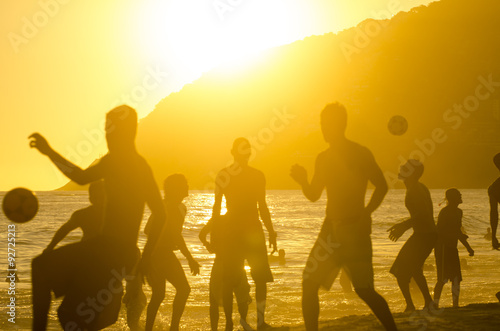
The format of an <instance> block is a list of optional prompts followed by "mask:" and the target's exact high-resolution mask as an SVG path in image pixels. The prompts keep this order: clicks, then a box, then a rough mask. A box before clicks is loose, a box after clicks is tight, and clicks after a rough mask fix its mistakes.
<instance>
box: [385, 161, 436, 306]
mask: <svg viewBox="0 0 500 331" xmlns="http://www.w3.org/2000/svg"><path fill="white" fill-rule="evenodd" d="M423 173H424V165H423V164H422V163H421V162H420V161H418V160H408V161H407V162H406V163H405V164H404V165H403V166H401V168H400V171H399V175H398V177H399V179H401V180H403V181H404V184H405V186H406V198H405V205H406V208H407V209H408V211H409V212H410V218H409V219H408V220H406V221H403V222H400V223H397V224H395V225H393V226H392V227H391V228H390V229H389V230H387V231H388V232H389V238H390V239H391V240H392V241H397V240H398V239H399V238H400V237H401V236H402V235H403V234H404V233H405V232H406V230H408V229H410V228H413V234H412V235H411V237H410V238H409V239H408V240H407V241H406V243H405V244H404V245H403V247H402V248H401V250H400V251H399V254H398V256H397V257H396V260H395V261H394V264H393V265H392V268H391V270H390V272H391V273H392V274H393V275H394V276H396V278H397V281H398V285H399V288H400V289H401V292H402V293H403V296H404V298H405V300H406V309H405V312H411V311H414V310H415V305H414V304H413V300H412V298H411V294H410V280H411V278H413V279H414V280H415V282H416V283H417V285H418V288H419V289H420V292H422V295H423V296H424V300H425V308H429V307H430V305H431V304H432V302H433V301H432V298H431V295H430V293H429V287H428V286H427V280H426V279H425V276H424V272H423V266H424V263H425V260H426V259H427V257H428V256H429V255H430V254H431V252H432V249H433V248H434V246H435V244H436V240H437V230H436V225H435V223H434V215H433V205H432V199H431V194H430V192H429V190H428V189H427V187H426V186H425V185H424V184H422V183H421V182H420V181H419V179H420V177H421V176H422V174H423Z"/></svg>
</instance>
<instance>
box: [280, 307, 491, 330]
mask: <svg viewBox="0 0 500 331" xmlns="http://www.w3.org/2000/svg"><path fill="white" fill-rule="evenodd" d="M394 318H395V320H396V324H397V326H398V328H399V330H419V331H424V330H429V331H431V330H436V331H437V330H454V331H457V330H464V331H465V330H474V331H478V330H499V329H500V304H498V303H481V304H470V305H467V306H465V307H460V308H443V309H439V310H437V311H435V312H433V313H430V314H429V313H427V312H424V311H416V312H413V313H411V314H410V313H396V314H394ZM285 329H286V328H282V330H285ZM320 329H321V330H325V331H326V330H360V331H361V330H366V331H368V330H384V328H383V327H382V326H381V325H380V323H379V322H378V320H377V319H376V318H375V316H373V315H363V316H356V315H353V316H346V317H342V318H339V319H336V320H333V321H326V322H325V321H323V322H321V324H320ZM289 330H290V331H292V330H293V331H299V330H305V328H304V327H303V326H298V327H292V328H290V329H289Z"/></svg>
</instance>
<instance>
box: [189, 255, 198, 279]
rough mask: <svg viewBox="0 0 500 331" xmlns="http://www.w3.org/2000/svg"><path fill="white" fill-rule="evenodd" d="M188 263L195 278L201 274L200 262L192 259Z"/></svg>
mask: <svg viewBox="0 0 500 331" xmlns="http://www.w3.org/2000/svg"><path fill="white" fill-rule="evenodd" d="M188 263H189V269H191V273H192V274H193V276H196V275H199V274H200V264H199V263H198V262H196V260H195V259H192V258H191V259H189V260H188Z"/></svg>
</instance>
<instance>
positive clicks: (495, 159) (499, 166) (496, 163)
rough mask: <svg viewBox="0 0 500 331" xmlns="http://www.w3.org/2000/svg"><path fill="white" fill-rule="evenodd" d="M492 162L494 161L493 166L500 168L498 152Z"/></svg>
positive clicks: (499, 154)
mask: <svg viewBox="0 0 500 331" xmlns="http://www.w3.org/2000/svg"><path fill="white" fill-rule="evenodd" d="M493 163H495V166H496V167H497V168H498V170H500V153H498V154H497V155H495V156H494V157H493Z"/></svg>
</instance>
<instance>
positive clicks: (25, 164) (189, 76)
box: [0, 0, 431, 190]
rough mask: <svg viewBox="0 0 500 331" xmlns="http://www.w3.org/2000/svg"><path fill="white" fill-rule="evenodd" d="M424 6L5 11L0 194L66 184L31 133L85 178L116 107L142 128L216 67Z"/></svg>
mask: <svg viewBox="0 0 500 331" xmlns="http://www.w3.org/2000/svg"><path fill="white" fill-rule="evenodd" d="M429 2H431V1H430V0H413V1H403V0H401V1H399V0H364V1H361V0H337V1H335V0H220V1H218V0H217V1H214V0H203V1H202V0H197V1H195V0H171V1H169V0H106V1H97V0H87V1H77V0H39V1H33V0H24V1H14V0H11V1H2V2H0V34H1V35H2V36H3V37H2V38H1V39H0V49H1V54H2V58H3V59H2V61H1V63H0V70H1V71H0V72H1V73H2V75H1V76H2V79H1V81H0V84H1V85H0V87H1V91H2V94H1V95H2V97H1V98H0V107H1V109H2V112H1V114H2V115H1V116H2V118H1V121H0V123H1V124H0V125H1V128H0V139H1V140H2V144H1V147H0V148H1V152H2V157H3V158H2V161H1V163H0V171H1V174H2V177H1V180H0V190H9V189H11V188H14V187H17V186H25V187H28V188H30V189H33V190H48V189H53V188H56V187H59V186H61V185H63V184H64V183H65V182H66V181H67V180H66V179H65V178H64V177H63V176H62V175H60V174H59V173H58V172H57V171H56V170H55V167H54V166H52V165H51V163H50V162H49V160H48V159H47V158H46V157H44V156H42V155H40V154H39V153H38V152H37V151H34V150H31V149H30V148H29V147H28V139H27V137H28V135H29V134H30V133H32V132H40V133H42V134H44V135H45V136H46V137H47V138H48V140H49V142H50V143H51V145H52V146H53V147H54V148H55V149H56V150H57V151H59V152H60V153H61V154H63V155H64V156H66V157H69V158H70V160H72V161H74V162H75V163H77V164H79V165H80V166H82V167H86V166H87V165H88V164H89V163H90V162H91V161H92V160H94V159H95V158H96V157H98V156H99V155H101V154H104V153H105V152H106V144H105V142H104V137H103V135H102V132H103V119H104V114H105V113H106V111H108V110H109V109H111V108H112V107H113V106H115V105H118V104H122V103H127V104H130V105H131V106H133V107H135V108H136V109H137V110H138V111H139V114H140V116H141V117H144V116H145V115H147V113H148V112H150V111H151V110H153V108H154V106H155V104H156V103H157V102H158V101H160V100H161V99H162V98H163V97H165V96H167V95H168V94H170V93H171V92H174V91H178V90H180V89H181V88H182V86H183V85H184V84H186V83H189V82H192V81H193V80H195V79H197V78H198V77H199V76H200V75H201V74H202V73H203V72H204V71H207V70H209V69H210V68H212V67H213V66H215V65H218V64H224V63H227V62H235V61H236V62H238V63H244V59H246V58H248V57H250V56H251V55H252V53H255V52H258V51H259V50H262V49H266V48H269V47H274V46H279V45H283V44H287V43H290V42H293V41H295V40H300V39H303V38H304V37H307V36H310V35H315V34H316V35H321V34H324V33H327V32H336V31H339V30H342V29H345V28H349V27H351V26H354V25H356V24H357V23H359V22H360V21H362V20H364V19H366V18H368V17H374V18H386V17H387V16H388V15H392V14H395V13H396V12H397V11H401V10H403V11H407V10H409V9H410V8H412V7H415V6H418V5H421V4H428V3H429ZM242 65H243V64H242Z"/></svg>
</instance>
